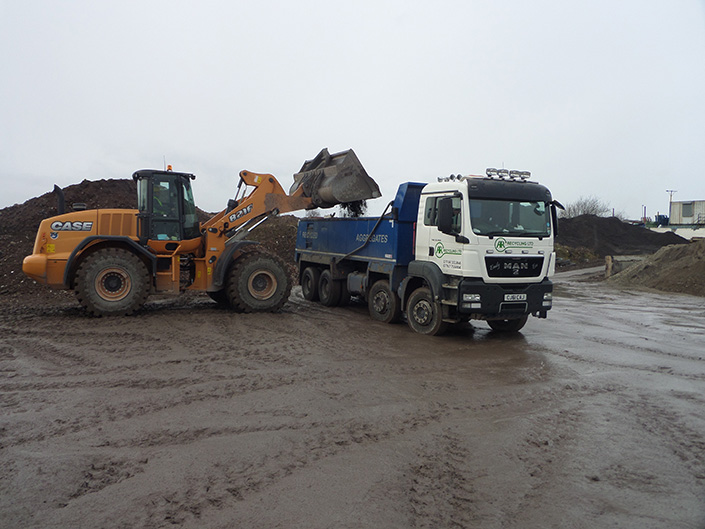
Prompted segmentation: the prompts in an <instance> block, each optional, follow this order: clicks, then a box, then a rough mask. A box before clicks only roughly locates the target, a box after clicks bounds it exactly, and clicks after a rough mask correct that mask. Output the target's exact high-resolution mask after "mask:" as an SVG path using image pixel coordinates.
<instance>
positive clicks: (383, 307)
mask: <svg viewBox="0 0 705 529" xmlns="http://www.w3.org/2000/svg"><path fill="white" fill-rule="evenodd" d="M372 306H373V307H374V309H375V312H377V313H379V314H383V313H385V312H387V310H389V298H387V296H386V295H385V293H384V292H378V293H377V294H375V297H374V298H373V299H372Z"/></svg>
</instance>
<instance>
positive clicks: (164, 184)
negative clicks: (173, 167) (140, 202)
mask: <svg viewBox="0 0 705 529" xmlns="http://www.w3.org/2000/svg"><path fill="white" fill-rule="evenodd" d="M177 184H178V182H177V181H176V179H175V178H174V177H172V176H170V175H168V176H167V175H165V176H163V177H155V178H154V179H153V180H152V230H151V231H152V233H151V238H152V239H156V240H158V241H167V240H171V241H178V240H180V239H181V222H180V219H179V189H178V186H177Z"/></svg>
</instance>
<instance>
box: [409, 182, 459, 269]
mask: <svg viewBox="0 0 705 529" xmlns="http://www.w3.org/2000/svg"><path fill="white" fill-rule="evenodd" d="M442 201H444V203H445V207H446V208H451V209H452V214H451V215H450V216H449V217H446V219H445V222H446V223H447V224H448V225H447V226H444V229H445V231H446V233H444V232H443V231H441V229H440V226H439V221H440V215H439V211H440V209H441V208H440V206H441V202H442ZM423 207H424V218H423V229H421V230H417V243H416V250H417V251H416V256H417V259H424V260H427V261H431V262H434V263H436V264H437V265H438V266H439V267H440V268H441V270H443V271H444V272H446V273H449V274H453V273H455V274H458V273H460V272H461V271H462V268H463V260H462V258H463V240H464V241H465V242H467V239H465V238H464V237H463V236H462V233H463V200H462V197H460V196H459V195H437V196H428V197H426V199H425V203H424V206H423Z"/></svg>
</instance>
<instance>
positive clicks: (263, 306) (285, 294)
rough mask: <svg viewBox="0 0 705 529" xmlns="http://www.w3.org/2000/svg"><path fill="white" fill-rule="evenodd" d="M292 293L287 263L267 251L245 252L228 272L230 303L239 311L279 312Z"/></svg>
mask: <svg viewBox="0 0 705 529" xmlns="http://www.w3.org/2000/svg"><path fill="white" fill-rule="evenodd" d="M290 293H291V281H290V280H289V274H287V272H286V264H285V263H284V261H282V260H281V259H280V258H279V257H277V256H275V255H270V254H267V253H264V252H249V253H245V254H243V255H242V256H241V257H239V258H238V260H237V261H235V262H234V263H233V266H232V267H231V268H230V272H229V274H228V281H227V286H226V295H227V298H228V303H229V304H230V306H231V307H232V308H234V309H235V310H237V311H239V312H276V311H278V310H279V309H281V308H282V306H284V303H286V302H287V300H288V299H289V294H290Z"/></svg>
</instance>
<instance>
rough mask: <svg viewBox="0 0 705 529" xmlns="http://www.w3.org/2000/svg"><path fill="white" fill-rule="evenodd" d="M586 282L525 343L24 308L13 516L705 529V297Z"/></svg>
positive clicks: (7, 434)
mask: <svg viewBox="0 0 705 529" xmlns="http://www.w3.org/2000/svg"><path fill="white" fill-rule="evenodd" d="M571 274H573V275H571ZM578 274H581V273H578ZM581 277H585V276H584V275H577V276H576V275H575V273H568V274H559V275H558V276H557V277H556V281H557V289H556V290H557V296H556V300H555V305H554V309H553V310H552V311H551V312H550V313H549V318H548V319H547V320H537V319H535V318H532V319H531V320H530V321H529V323H528V324H527V326H526V327H525V328H524V329H523V331H522V332H521V333H520V334H517V335H514V336H506V335H498V334H495V333H492V332H490V331H489V330H488V329H489V328H488V327H487V326H486V325H485V324H484V323H480V322H478V323H474V324H472V325H466V326H462V327H459V328H456V329H454V330H453V331H452V332H451V333H450V334H449V335H446V336H444V337H436V338H431V337H422V336H419V335H417V334H414V333H412V332H411V331H410V330H409V329H408V327H407V326H406V325H404V324H400V325H384V324H381V323H376V322H373V321H371V320H370V319H369V317H368V316H367V313H366V308H365V307H364V306H361V305H352V306H349V307H338V308H331V309H328V308H324V307H321V306H320V305H316V304H311V303H309V302H306V301H305V300H303V298H302V297H301V294H300V290H298V289H295V291H294V294H293V295H292V298H291V300H290V302H289V303H288V304H287V305H286V306H285V308H284V310H283V312H282V313H280V314H252V315H242V314H233V313H230V312H228V311H225V310H222V309H219V308H218V307H217V306H216V305H215V304H214V303H212V302H211V301H210V300H209V299H208V298H204V297H200V296H196V297H191V298H186V299H183V298H182V299H181V300H179V301H176V300H166V301H158V302H151V303H149V304H148V305H147V307H146V308H145V309H144V310H143V311H141V312H140V313H139V314H138V315H136V316H134V317H127V318H119V319H107V318H103V319H95V318H89V317H87V316H85V315H84V313H82V312H81V311H80V310H79V309H78V308H77V307H76V304H75V302H74V301H73V300H72V299H67V300H65V301H63V300H59V301H57V302H56V303H54V305H49V304H48V305H46V306H41V305H39V304H30V305H28V306H22V305H21V304H15V305H13V307H8V308H7V310H5V311H3V312H2V314H0V370H1V373H2V374H1V378H0V381H1V382H0V385H1V387H0V405H1V406H2V414H1V415H0V443H1V444H0V476H1V480H0V526H1V527H3V528H18V527H23V528H41V529H45V528H69V527H70V528H91V529H92V528H97V527H101V528H128V527H129V528H134V527H145V528H159V527H174V526H177V527H186V528H199V529H201V528H204V527H208V528H231V527H243V528H245V527H247V528H270V527H271V528H274V527H281V528H293V527H300V528H307V529H312V528H375V529H377V528H413V527H434V528H451V527H478V528H517V529H518V528H522V529H525V528H562V527H572V528H594V527H620V528H635V529H636V528H638V529H648V528H669V529H674V528H682V529H685V528H689V529H702V528H703V527H705V436H704V433H705V349H704V348H703V343H705V298H702V297H693V296H687V295H679V294H663V293H660V294H653V293H648V292H629V291H620V290H616V289H615V288H614V287H612V286H609V285H607V284H605V283H595V282H583V281H580V280H579V279H580V278H581Z"/></svg>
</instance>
